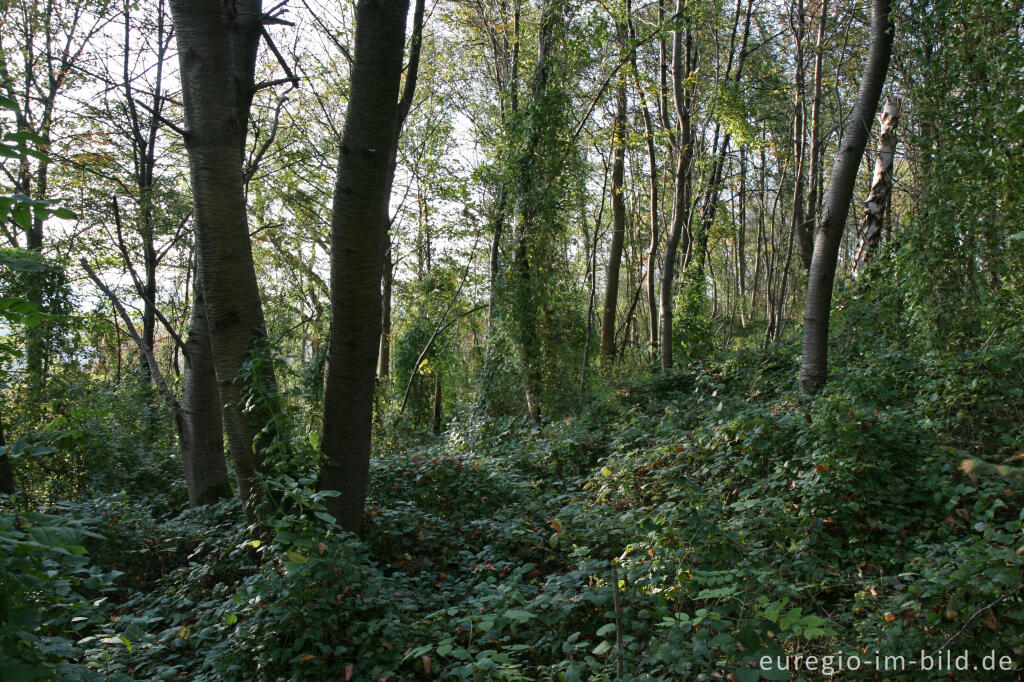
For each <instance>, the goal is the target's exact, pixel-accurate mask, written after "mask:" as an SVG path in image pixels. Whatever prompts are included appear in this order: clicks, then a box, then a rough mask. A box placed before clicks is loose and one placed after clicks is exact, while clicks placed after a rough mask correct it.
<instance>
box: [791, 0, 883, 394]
mask: <svg viewBox="0 0 1024 682" xmlns="http://www.w3.org/2000/svg"><path fill="white" fill-rule="evenodd" d="M871 8H872V19H871V47H870V50H869V52H868V60H867V63H866V65H865V67H864V76H863V78H862V80H861V84H860V91H859V92H858V93H857V104H856V106H855V107H854V110H853V115H852V116H851V117H850V122H849V124H848V125H847V127H846V131H845V132H844V133H843V140H842V143H841V146H840V149H839V155H838V156H837V157H836V161H835V165H834V166H833V167H832V177H831V180H830V182H829V190H828V196H827V197H826V199H825V209H824V211H823V214H822V216H821V225H820V227H819V228H818V234H817V236H816V238H815V241H814V255H813V257H812V258H811V270H810V275H809V277H808V283H807V303H806V305H805V308H804V340H803V355H802V357H801V360H800V387H801V389H802V390H803V391H804V392H805V393H816V392H817V391H819V390H820V389H821V388H822V387H823V386H824V385H825V380H826V378H827V377H828V327H829V314H830V312H831V307H832V286H833V284H834V282H835V276H836V265H837V260H838V257H839V246H840V243H841V242H842V238H843V230H844V229H845V228H846V217H847V215H848V213H849V211H850V200H851V199H852V198H853V188H854V185H855V183H856V181H857V169H858V167H859V166H860V160H861V157H863V155H864V147H865V146H866V145H867V139H868V133H869V131H870V130H871V124H872V122H873V120H874V117H875V110H876V109H877V108H878V100H879V98H880V97H881V95H882V87H883V85H884V84H885V75H886V72H887V71H888V69H889V58H890V56H891V55H892V42H893V35H892V32H893V27H892V21H891V19H890V10H891V0H872V3H871Z"/></svg>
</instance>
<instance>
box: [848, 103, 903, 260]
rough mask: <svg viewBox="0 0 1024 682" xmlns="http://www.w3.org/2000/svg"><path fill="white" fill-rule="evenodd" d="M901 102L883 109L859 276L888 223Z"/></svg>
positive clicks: (859, 253) (863, 226)
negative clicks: (886, 214) (887, 215)
mask: <svg viewBox="0 0 1024 682" xmlns="http://www.w3.org/2000/svg"><path fill="white" fill-rule="evenodd" d="M900 106H901V105H900V100H899V98H898V97H889V98H887V99H886V102H885V108H884V109H882V120H881V126H882V130H881V134H880V135H879V137H878V158H877V159H875V174H874V177H872V179H871V191H870V192H869V193H868V200H867V202H865V205H864V218H863V219H862V220H861V224H860V247H859V248H858V249H857V257H856V259H855V260H854V264H853V268H854V270H853V272H854V274H857V273H858V272H859V271H860V269H861V268H862V267H863V266H864V264H865V263H867V262H868V260H870V259H871V256H872V254H873V253H874V252H875V250H876V249H877V248H878V245H879V244H880V243H881V241H882V226H883V225H884V223H885V211H886V206H888V205H889V198H890V197H891V196H892V167H893V163H894V161H895V159H896V126H897V124H899V121H900Z"/></svg>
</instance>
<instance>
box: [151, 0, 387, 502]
mask: <svg viewBox="0 0 1024 682" xmlns="http://www.w3.org/2000/svg"><path fill="white" fill-rule="evenodd" d="M170 5H171V12H172V14H173V17H174V27H175V34H176V37H177V42H178V57H179V61H180V64H181V82H182V99H183V100H184V109H185V128H186V134H185V146H186V149H187V151H188V156H189V165H190V167H191V176H192V197H193V202H194V205H195V221H196V249H197V251H198V253H199V268H200V280H201V281H202V282H203V285H204V290H205V291H204V294H205V303H206V309H207V318H208V322H209V329H210V341H211V345H212V348H213V358H214V367H215V369H216V374H217V384H218V388H219V391H220V399H221V404H222V405H223V408H224V411H223V417H224V429H225V432H226V433H227V438H228V447H229V448H230V450H231V460H232V462H233V464H234V468H235V477H236V479H237V481H238V493H239V495H240V497H241V498H242V501H243V503H244V504H245V507H246V513H247V516H248V518H249V519H250V520H253V519H254V518H255V511H254V509H253V508H252V505H251V504H250V502H251V501H252V498H253V495H254V493H255V489H254V483H255V474H256V473H257V472H258V471H259V469H260V467H261V466H262V461H263V457H264V449H265V447H266V445H267V443H268V442H269V437H268V435H267V434H265V433H263V427H264V426H265V425H266V424H267V423H268V422H269V421H270V420H271V418H272V417H273V416H274V415H275V414H276V413H277V412H278V410H279V407H278V405H277V402H276V399H275V398H274V396H275V395H276V379H275V377H274V375H273V368H272V366H271V363H264V366H265V367H266V374H265V376H264V377H262V381H264V382H265V383H266V386H265V388H266V389H267V392H268V393H269V395H270V396H271V397H270V398H269V399H267V400H263V401H261V402H260V404H259V405H258V409H252V410H243V406H242V400H243V395H244V387H243V386H242V384H241V382H240V381H239V380H238V373H239V370H241V368H242V365H243V364H244V363H245V361H246V359H247V358H248V357H249V354H250V352H251V351H252V349H253V347H254V346H255V344H256V343H257V342H258V341H259V340H260V339H262V338H263V337H264V336H265V334H266V331H265V323H264V318H263V307H262V305H261V303H260V295H259V287H258V284H257V281H256V271H255V267H254V265H253V258H252V245H251V244H250V241H249V227H248V219H247V214H246V199H245V194H244V188H243V178H242V159H243V154H244V143H245V135H246V126H247V122H248V117H249V107H250V105H251V103H252V96H253V92H254V83H253V74H254V69H255V60H256V51H257V47H258V44H259V39H260V31H261V29H262V24H261V22H262V15H261V2H260V0H233V1H229V0H207V1H206V2H193V1H192V0H171V3H170ZM378 297H379V294H378ZM377 300H378V301H379V298H378V299H377ZM377 313H378V318H379V313H380V308H379V307H378V308H377Z"/></svg>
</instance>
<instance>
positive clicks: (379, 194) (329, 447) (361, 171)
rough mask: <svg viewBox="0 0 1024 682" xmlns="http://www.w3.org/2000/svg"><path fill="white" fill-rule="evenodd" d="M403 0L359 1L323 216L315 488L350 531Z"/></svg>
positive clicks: (359, 504)
mask: <svg viewBox="0 0 1024 682" xmlns="http://www.w3.org/2000/svg"><path fill="white" fill-rule="evenodd" d="M408 8H409V3H408V0H392V1H390V2H380V1H379V0H359V2H358V3H357V5H356V36H355V55H354V57H355V59H354V61H353V63H352V78H351V87H350V90H349V103H348V110H347V112H346V114H345V129H344V132H343V133H342V140H341V154H340V157H339V160H338V175H337V179H336V183H335V188H334V209H333V210H334V213H333V217H332V219H331V331H330V340H329V346H328V351H327V366H326V369H325V377H324V419H323V428H322V434H321V438H320V444H321V448H322V449H323V452H324V455H325V456H326V462H325V464H324V466H323V468H322V469H321V470H320V478H319V481H318V487H319V488H320V489H321V490H334V491H337V492H339V493H340V495H339V496H337V497H329V498H327V500H326V502H327V509H328V511H329V512H330V513H331V514H332V515H333V516H334V517H335V518H336V519H337V521H338V523H339V524H340V525H341V527H342V528H344V529H346V530H349V531H352V532H354V533H358V532H359V531H360V530H361V528H362V523H363V505H364V503H365V501H366V488H367V484H368V483H369V465H370V445H371V442H370V434H371V426H372V418H373V390H374V375H375V367H376V365H377V360H378V351H379V342H380V332H381V289H380V285H381V275H382V270H383V264H384V250H385V247H386V245H385V243H384V240H383V239H382V236H383V231H384V229H385V227H386V225H387V219H388V195H389V191H388V189H389V184H390V183H389V180H390V175H391V170H390V166H391V163H392V161H391V159H392V155H393V153H394V147H395V142H396V139H397V134H398V123H399V120H400V117H399V101H398V94H399V85H400V83H401V78H402V58H403V56H404V47H405V21H406V14H407V12H408Z"/></svg>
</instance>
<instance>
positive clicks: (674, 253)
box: [659, 0, 693, 374]
mask: <svg viewBox="0 0 1024 682" xmlns="http://www.w3.org/2000/svg"><path fill="white" fill-rule="evenodd" d="M685 8H686V3H685V1H684V0H676V17H675V19H676V21H677V22H683V21H685V22H686V28H685V29H680V28H677V29H675V30H674V31H673V32H672V83H673V88H672V92H673V99H674V101H675V108H676V118H677V125H678V128H677V130H676V131H675V134H674V135H673V137H672V142H673V146H674V147H675V149H674V151H675V154H676V168H675V191H674V194H673V205H672V227H671V229H670V231H669V235H668V241H667V242H666V244H665V261H664V264H663V265H662V270H661V305H660V310H661V319H660V320H659V327H660V328H661V348H660V350H661V373H662V374H668V373H669V372H670V371H672V298H673V296H674V295H675V292H674V290H673V282H674V281H675V273H676V262H677V259H678V253H679V242H680V239H681V238H682V236H683V231H684V229H686V228H687V226H688V225H689V222H690V192H691V187H690V173H691V163H692V160H693V126H692V121H691V110H692V106H693V101H692V88H691V87H690V85H689V84H690V79H689V77H688V76H689V74H690V72H691V70H692V68H693V38H692V36H691V33H690V28H689V20H688V17H686V16H684V15H685ZM684 34H685V50H684V39H683V36H684ZM684 69H685V70H684ZM689 249H690V245H689V243H688V242H687V243H686V244H684V245H683V250H682V252H683V254H686V253H687V252H688V251H689Z"/></svg>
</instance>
